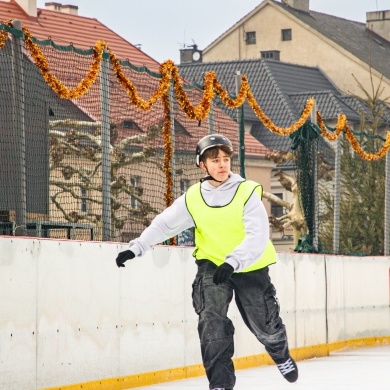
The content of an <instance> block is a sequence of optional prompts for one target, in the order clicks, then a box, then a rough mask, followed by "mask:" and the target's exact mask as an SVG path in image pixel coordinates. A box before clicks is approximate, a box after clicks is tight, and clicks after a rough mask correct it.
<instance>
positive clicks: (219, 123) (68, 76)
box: [0, 0, 274, 241]
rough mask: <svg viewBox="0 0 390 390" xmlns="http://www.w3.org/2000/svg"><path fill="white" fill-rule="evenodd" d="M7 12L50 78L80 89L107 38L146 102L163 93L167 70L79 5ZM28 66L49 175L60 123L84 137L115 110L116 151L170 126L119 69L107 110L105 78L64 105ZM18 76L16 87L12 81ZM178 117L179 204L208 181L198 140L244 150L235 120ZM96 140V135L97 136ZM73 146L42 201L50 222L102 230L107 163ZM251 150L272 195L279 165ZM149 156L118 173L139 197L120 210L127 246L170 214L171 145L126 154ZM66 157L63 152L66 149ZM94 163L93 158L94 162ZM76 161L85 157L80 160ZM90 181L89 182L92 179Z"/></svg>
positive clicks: (250, 173)
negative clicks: (227, 141)
mask: <svg viewBox="0 0 390 390" xmlns="http://www.w3.org/2000/svg"><path fill="white" fill-rule="evenodd" d="M0 5H1V7H0V18H1V20H3V21H8V20H10V19H19V20H20V21H21V22H22V26H24V27H26V28H27V29H28V30H29V31H30V33H31V34H32V36H34V37H36V38H38V39H39V40H41V41H40V42H38V44H39V46H40V48H41V50H42V52H43V53H44V55H45V56H46V58H47V60H48V63H49V67H50V71H52V72H53V73H54V74H55V75H56V76H57V77H58V79H59V80H61V81H62V82H63V83H64V84H65V85H67V86H75V85H77V84H78V83H79V82H80V80H81V79H82V78H83V77H85V75H86V74H87V72H88V70H89V67H90V64H91V61H92V51H91V49H90V47H91V46H93V45H94V43H95V42H96V41H97V40H100V39H104V40H105V41H106V42H107V43H108V45H109V47H110V49H111V50H112V52H113V53H114V54H115V55H116V56H117V58H119V59H126V60H122V61H121V64H122V69H123V71H124V73H125V75H126V77H128V78H129V79H130V80H131V81H132V83H133V84H134V85H135V86H136V88H137V91H138V93H139V94H140V95H141V96H142V97H143V98H144V99H147V98H149V97H150V96H151V95H152V93H153V92H154V91H155V90H156V88H157V86H158V84H159V82H160V78H159V75H158V74H157V73H156V70H158V69H159V66H160V64H158V63H157V62H156V61H154V60H153V59H152V58H151V57H149V56H148V55H146V54H145V53H143V52H142V51H140V50H139V49H138V48H136V47H134V46H133V45H132V44H130V43H128V42H126V41H125V40H123V39H122V38H121V37H119V36H118V35H116V34H115V33H114V32H113V31H111V30H109V29H108V28H107V27H105V26H104V25H102V24H101V23H100V22H98V21H97V20H95V19H90V18H85V17H81V16H79V15H78V14H77V10H78V8H77V7H76V6H70V5H67V6H64V5H62V4H60V3H46V9H37V8H36V2H35V1H33V0H29V1H27V0H26V1H21V0H18V1H16V0H9V1H1V0H0ZM80 31H83V34H80V33H79V32H80ZM48 37H50V40H48V39H47V38H48ZM70 43H71V45H70ZM10 45H11V40H8V41H7V44H6V47H9V46H10ZM60 45H61V46H60ZM3 50H4V49H3ZM11 53H12V50H10V51H9V53H8V58H7V61H8V63H12V58H10V56H11ZM5 55H6V52H5V51H2V50H1V49H0V56H4V57H3V58H4V59H5V58H6V57H5ZM23 61H24V62H26V63H27V64H28V65H27V66H28V69H31V72H32V73H31V72H30V70H29V72H30V73H28V74H27V77H25V78H24V82H25V84H26V85H27V87H25V88H31V89H32V90H34V88H35V90H36V92H37V94H38V95H37V99H38V101H39V105H40V107H42V110H40V111H39V112H38V111H36V110H35V111H34V107H33V106H34V104H35V103H34V99H28V100H26V102H25V103H26V107H25V113H26V115H25V119H27V121H25V122H24V123H23V126H25V127H26V128H27V127H28V126H30V124H31V121H32V118H33V117H34V115H35V116H39V118H38V119H36V120H39V121H40V123H42V125H41V126H40V131H41V132H42V133H43V134H46V135H45V138H44V139H43V141H42V143H41V146H40V147H41V148H42V149H45V153H40V154H41V156H42V157H43V158H42V159H41V160H40V161H41V165H42V166H41V168H40V169H47V167H48V166H49V163H48V152H47V151H48V147H47V145H48V143H49V142H51V140H48V138H47V137H48V136H47V134H48V131H49V129H50V126H51V125H52V124H53V123H56V122H58V121H64V122H63V123H66V121H69V122H72V123H76V122H77V123H78V125H77V126H81V127H80V128H81V129H82V130H83V131H86V132H88V131H89V132H90V131H91V130H90V129H91V126H90V124H91V123H99V122H100V121H101V120H102V116H103V112H102V111H103V108H102V107H103V105H104V104H106V110H107V109H108V110H109V121H110V124H111V126H112V129H115V133H116V136H115V137H114V136H113V135H114V131H113V132H112V136H113V137H112V139H111V146H112V147H113V148H115V147H117V146H118V145H120V143H121V142H122V141H123V140H124V139H127V138H128V137H137V136H143V135H145V134H146V133H147V131H148V130H149V129H150V128H153V127H159V128H160V129H161V126H162V124H163V123H164V119H165V116H164V115H165V114H164V111H163V105H162V103H161V102H158V103H157V104H156V105H155V106H154V107H153V108H152V109H151V110H150V111H148V112H143V111H141V110H139V109H138V108H136V107H135V106H133V105H132V104H130V102H129V96H128V94H127V93H126V91H125V89H124V88H123V87H122V86H121V85H120V84H119V83H118V80H117V79H116V77H115V76H114V74H113V73H112V70H111V71H110V72H111V73H110V74H109V76H108V78H109V87H108V91H107V92H108V93H109V98H108V99H106V100H105V102H106V103H102V102H103V97H102V96H103V95H102V90H101V85H100V79H98V80H97V81H96V82H95V83H94V84H92V86H91V87H90V89H89V90H88V92H87V93H86V94H85V95H83V96H81V97H79V98H77V99H73V100H72V101H69V100H61V99H59V98H58V96H56V95H55V94H54V92H53V91H51V90H50V88H49V87H48V86H47V85H46V84H45V83H44V82H43V80H42V79H40V81H39V86H38V85H36V86H35V87H32V86H30V85H29V83H31V81H32V80H33V78H32V77H31V76H32V74H33V75H34V77H40V74H39V70H38V68H37V67H36V66H35V65H33V64H32V62H31V57H30V56H29V53H28V51H27V50H25V52H24V56H23ZM141 65H142V66H141ZM10 69H11V67H10ZM11 73H12V72H11ZM11 73H10V75H9V76H10V77H9V80H12V74H11ZM3 84H6V80H5V79H3ZM42 84H44V85H43V87H44V88H40V86H41V85H42ZM10 85H11V84H10ZM10 88H11V87H10ZM186 91H187V93H188V95H189V97H190V100H191V101H192V102H193V103H194V104H197V103H198V102H200V101H201V98H202V94H203V91H202V90H199V88H197V87H191V86H189V85H186ZM0 106H1V102H0ZM171 111H172V113H173V114H174V120H173V122H172V127H171V128H172V131H171V133H172V138H173V140H174V145H175V151H176V154H175V155H174V157H173V159H172V168H173V179H174V187H175V188H174V190H173V192H174V197H177V196H179V195H180V194H181V193H182V192H183V191H185V189H186V188H187V187H188V186H189V185H191V184H193V183H194V182H196V181H197V180H199V178H200V175H201V172H200V170H199V169H197V168H196V167H195V163H194V152H195V146H196V143H197V141H198V139H199V138H201V137H202V136H204V135H206V134H208V133H209V132H216V133H224V134H226V135H227V136H228V137H229V138H231V139H232V141H233V144H234V146H235V149H236V150H237V151H238V149H239V147H238V126H237V123H236V122H235V120H233V119H232V118H230V117H229V116H228V115H227V114H226V113H225V112H224V111H223V110H222V109H221V108H219V107H217V106H215V107H214V108H213V113H212V117H210V118H208V119H207V120H205V121H202V122H200V123H198V122H197V121H193V120H190V119H188V118H187V116H186V115H185V114H184V112H183V111H182V110H181V109H180V108H179V107H178V105H177V103H173V104H172V107H171ZM27 113H31V114H27ZM4 126H5V125H4ZM60 129H61V131H62V132H63V134H64V135H65V136H68V135H71V134H72V133H71V132H72V131H74V130H75V129H74V128H72V127H71V126H70V125H69V126H68V127H66V126H64V125H61V127H60ZM91 135H94V134H92V133H91ZM0 136H1V134H0ZM70 140H71V141H72V142H76V141H77V142H76V143H75V144H74V145H75V146H76V147H75V148H71V149H73V150H74V151H75V153H76V156H71V155H70V154H68V152H66V153H65V155H61V158H63V159H62V160H61V164H60V165H59V167H58V168H57V169H56V171H55V172H53V171H51V172H50V175H49V176H50V190H49V192H47V190H46V191H45V190H44V189H43V193H42V194H41V196H40V198H39V199H40V201H41V202H42V203H45V204H46V203H47V202H48V198H49V195H50V200H51V202H50V205H49V207H46V208H45V210H46V209H48V210H49V211H48V213H49V216H48V217H49V219H55V220H60V221H62V222H65V220H68V221H88V223H93V224H96V225H97V226H98V225H99V226H100V227H101V223H100V220H99V219H98V217H99V214H101V206H100V205H99V201H101V193H99V183H98V182H97V181H98V180H100V179H101V177H100V168H99V166H100V165H99V162H95V161H94V159H95V156H94V155H93V153H92V151H91V149H88V147H89V148H90V147H91V145H90V144H88V142H84V141H83V142H84V143H82V145H84V146H86V153H81V152H80V151H78V150H77V147H78V146H79V145H80V142H79V140H78V139H77V140H74V139H73V138H72V136H71V137H70ZM55 142H56V140H55V139H54V140H53V143H52V144H51V145H55ZM245 144H246V152H247V159H246V165H247V166H246V173H247V177H248V178H252V179H255V180H260V179H259V178H262V179H261V181H262V182H263V183H264V187H265V188H266V189H267V190H269V189H270V179H269V178H270V171H271V169H272V168H273V166H274V164H273V163H272V162H270V161H268V160H267V159H266V158H265V156H266V153H268V149H267V148H266V147H265V146H264V145H262V144H261V143H260V142H259V141H258V140H256V139H255V138H254V137H253V136H252V135H251V134H249V133H246V134H245ZM32 145H33V144H32V143H29V144H26V153H27V154H31V153H33V152H32V149H31V148H32ZM146 149H147V151H148V153H149V152H151V153H152V154H151V156H150V158H149V160H148V161H147V162H145V161H143V162H139V163H137V160H136V158H135V159H134V163H132V164H131V166H127V167H124V166H119V168H118V169H116V170H115V172H114V173H113V174H115V175H117V176H115V177H118V178H119V177H120V178H124V179H125V180H126V182H127V183H129V184H130V186H131V188H132V191H133V192H131V191H130V193H127V194H125V193H124V194H122V195H121V197H120V200H121V201H122V206H121V209H120V210H118V211H117V214H118V216H119V218H122V217H125V215H126V214H131V216H132V219H131V221H126V222H125V224H124V225H120V224H119V225H118V226H116V225H115V224H114V226H113V229H114V230H115V232H114V235H115V238H116V239H120V240H125V241H127V240H128V239H129V238H131V237H133V236H136V235H139V233H140V232H141V231H142V230H143V229H144V227H145V224H147V223H148V221H150V218H152V216H153V215H154V214H153V213H151V212H150V210H153V212H154V213H155V212H158V211H161V210H162V209H163V208H164V207H165V202H164V192H165V190H166V189H165V177H164V172H163V168H162V165H163V164H162V163H163V159H164V139H163V138H162V136H157V137H155V138H154V139H152V140H150V141H148V144H147V145H146V144H142V145H140V144H136V143H133V144H128V145H126V146H125V147H123V148H122V151H121V152H124V153H125V155H126V156H132V155H135V156H139V154H140V152H141V151H142V150H146ZM59 151H60V152H61V153H62V152H63V151H64V150H63V149H61V150H59ZM89 152H91V153H89ZM34 153H39V150H38V151H37V150H35V151H34ZM77 153H78V154H79V155H78V156H77ZM87 156H89V157H91V158H90V159H89V160H88V159H87ZM36 157H37V155H36V154H35V155H34V156H33V157H32V158H35V159H36ZM75 157H78V158H77V159H75ZM112 157H113V158H118V159H120V158H122V157H123V156H122V154H120V155H115V156H112ZM235 166H236V167H237V168H238V160H237V159H236V160H235ZM95 168H96V170H95ZM97 168H99V169H97ZM86 170H88V171H90V172H91V171H92V172H95V173H96V175H95V176H94V178H93V180H92V179H91V182H90V183H89V184H88V185H85V186H81V185H80V180H81V179H80V177H82V176H83V174H84V173H85V171H86ZM61 180H62V181H61ZM82 180H85V177H84V178H83V179H82ZM68 183H70V184H68ZM72 189H73V190H72ZM78 191H79V192H78ZM71 194H73V195H71ZM26 196H27V198H28V199H29V198H30V197H32V196H35V194H34V191H27V194H26ZM28 199H27V201H28ZM54 199H55V200H56V201H57V203H59V206H55V204H54V203H53V202H54ZM124 232H126V233H124ZM99 237H100V236H99V235H97V236H96V235H95V239H96V238H99Z"/></svg>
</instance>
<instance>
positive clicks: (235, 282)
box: [192, 260, 289, 389]
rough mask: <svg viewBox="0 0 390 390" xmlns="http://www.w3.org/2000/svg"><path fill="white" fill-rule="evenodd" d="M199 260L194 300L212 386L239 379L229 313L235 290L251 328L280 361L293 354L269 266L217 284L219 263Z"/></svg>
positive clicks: (205, 362)
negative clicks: (216, 276)
mask: <svg viewBox="0 0 390 390" xmlns="http://www.w3.org/2000/svg"><path fill="white" fill-rule="evenodd" d="M196 263H197V265H198V272H197V274H196V277H195V280H194V282H193V285H192V303H193V306H194V309H195V311H196V313H197V314H198V315H199V321H198V333H199V338H200V345H201V352H202V359H203V365H204V368H205V370H206V375H207V378H208V380H209V383H210V388H211V389H212V388H214V387H224V388H226V389H232V388H233V387H234V385H235V381H236V377H235V373H234V366H233V362H232V356H233V354H234V341H233V335H234V326H233V324H232V322H231V320H230V319H229V318H228V317H227V311H228V308H229V304H230V302H231V301H232V298H233V291H234V295H235V301H236V304H237V307H238V309H239V311H240V313H241V316H242V318H243V320H244V322H245V324H246V325H247V326H248V328H249V329H250V330H251V332H252V333H253V334H254V335H255V336H256V338H257V339H258V340H259V341H260V342H261V343H262V344H263V345H264V346H265V349H266V351H267V352H268V353H269V355H270V356H271V358H272V359H273V360H274V361H275V362H276V363H280V362H283V361H284V360H286V359H287V357H288V356H289V350H288V344H287V336H286V330H285V326H284V325H283V322H282V319H281V318H280V316H279V303H278V300H277V298H276V290H275V288H274V286H273V285H272V283H271V279H270V277H269V273H268V267H266V268H263V269H261V270H257V271H252V272H247V273H235V274H233V275H232V277H231V278H230V279H229V281H228V283H227V284H225V285H218V286H217V285H215V284H214V283H213V273H214V271H215V269H216V266H215V265H214V264H213V263H212V262H210V261H208V260H198V261H197V262H196Z"/></svg>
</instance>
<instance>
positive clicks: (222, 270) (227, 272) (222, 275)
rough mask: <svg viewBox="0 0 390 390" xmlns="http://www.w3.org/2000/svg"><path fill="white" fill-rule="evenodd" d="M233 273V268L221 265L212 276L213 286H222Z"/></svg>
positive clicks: (228, 265) (226, 264)
mask: <svg viewBox="0 0 390 390" xmlns="http://www.w3.org/2000/svg"><path fill="white" fill-rule="evenodd" d="M233 272H234V268H233V267H232V266H231V265H230V264H228V263H223V264H222V265H220V266H219V267H218V268H217V269H216V270H215V272H214V275H213V282H214V283H215V284H224V283H226V282H227V281H228V280H229V278H230V277H231V276H232V275H233Z"/></svg>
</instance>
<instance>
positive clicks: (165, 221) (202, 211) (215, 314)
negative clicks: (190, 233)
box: [116, 134, 298, 390]
mask: <svg viewBox="0 0 390 390" xmlns="http://www.w3.org/2000/svg"><path fill="white" fill-rule="evenodd" d="M232 155H233V147H232V144H231V142H230V140H229V139H228V138H227V137H225V136H223V135H220V134H212V135H208V136H206V137H203V138H202V139H201V140H200V141H199V142H198V145H197V147H196V165H197V166H198V167H200V168H201V169H202V171H204V172H205V177H204V178H203V179H202V180H201V182H200V183H197V184H194V185H193V186H191V187H190V188H189V189H188V191H187V192H186V193H185V194H183V195H182V196H181V197H179V198H178V199H176V201H175V202H174V203H173V204H172V205H171V206H170V207H168V208H167V209H166V210H164V211H163V212H162V213H161V214H159V215H158V216H157V217H156V218H155V219H154V220H153V221H152V223H151V225H150V226H149V227H147V228H146V229H145V230H144V231H143V233H142V234H141V235H140V237H139V238H137V239H135V240H132V241H130V243H129V249H128V250H126V251H123V252H120V253H119V254H118V257H117V259H116V263H117V265H118V267H124V263H125V261H127V260H129V259H132V258H134V257H136V256H142V255H143V254H144V253H145V252H146V251H147V250H149V249H150V248H151V246H152V245H155V244H158V243H161V242H163V241H165V240H167V239H168V238H170V237H173V236H175V235H177V234H178V233H180V232H182V231H183V230H186V229H189V228H191V227H195V251H194V253H193V256H194V257H195V261H196V264H197V266H198V270H197V274H196V276H195V280H194V282H193V285H192V303H193V306H194V309H195V312H196V313H197V315H198V333H199V339H200V346H201V353H202V360H203V365H204V368H205V370H206V374H207V378H208V380H209V388H210V389H212V390H231V389H233V388H234V385H235V382H236V377H235V370H234V366H233V362H232V356H233V354H234V340H233V335H234V326H233V323H232V322H231V320H230V319H229V318H228V317H227V312H228V308H229V304H230V302H231V301H232V299H233V293H234V297H235V301H236V304H237V307H238V309H239V311H240V314H241V316H242V318H243V320H244V322H245V324H246V325H247V326H248V328H249V329H250V331H251V332H252V333H253V334H254V335H255V336H256V338H257V339H258V340H259V341H260V342H261V343H262V344H263V345H264V346H265V349H266V351H267V352H268V353H269V355H270V356H271V358H272V359H273V361H274V362H275V363H276V365H277V367H278V368H279V370H280V372H281V374H282V375H283V377H284V378H285V379H286V380H287V381H289V382H295V381H296V380H297V379H298V368H297V365H296V363H295V361H294V360H293V358H292V357H291V356H290V352H289V348H288V342H287V335H286V329H285V326H284V324H283V322H282V319H281V318H280V316H279V303H278V300H277V298H276V290H275V287H274V286H273V284H272V282H271V279H270V276H269V273H268V266H269V265H271V264H273V263H275V262H276V252H275V249H274V247H273V245H272V243H271V241H270V240H269V222H268V216H267V213H266V210H265V208H264V205H263V203H262V186H261V185H260V184H258V183H255V182H253V181H247V180H245V179H243V178H242V177H241V176H240V175H238V174H234V173H232V172H231V170H230V168H231V157H232Z"/></svg>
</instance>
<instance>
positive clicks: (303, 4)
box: [282, 0, 310, 12]
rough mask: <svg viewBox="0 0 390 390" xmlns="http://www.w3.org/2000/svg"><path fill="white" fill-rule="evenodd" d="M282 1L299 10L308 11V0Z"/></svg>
mask: <svg viewBox="0 0 390 390" xmlns="http://www.w3.org/2000/svg"><path fill="white" fill-rule="evenodd" d="M282 3H283V4H286V5H288V6H289V7H291V8H295V9H297V10H299V11H305V12H309V11H310V9H309V8H310V0H282Z"/></svg>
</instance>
